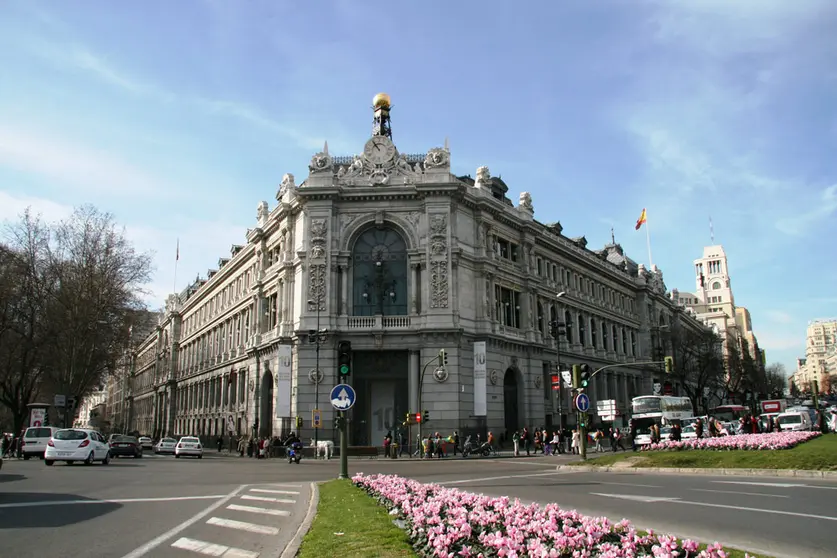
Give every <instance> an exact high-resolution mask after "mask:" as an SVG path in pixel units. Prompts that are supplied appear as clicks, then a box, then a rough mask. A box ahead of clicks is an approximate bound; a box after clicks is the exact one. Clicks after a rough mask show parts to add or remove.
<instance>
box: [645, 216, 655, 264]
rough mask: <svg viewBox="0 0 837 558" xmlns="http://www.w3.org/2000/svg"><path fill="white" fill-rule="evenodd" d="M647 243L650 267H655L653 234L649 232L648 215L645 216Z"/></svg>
mask: <svg viewBox="0 0 837 558" xmlns="http://www.w3.org/2000/svg"><path fill="white" fill-rule="evenodd" d="M645 243H646V244H647V245H648V266H649V267H654V258H652V257H651V232H650V231H649V230H648V213H647V212H646V214H645Z"/></svg>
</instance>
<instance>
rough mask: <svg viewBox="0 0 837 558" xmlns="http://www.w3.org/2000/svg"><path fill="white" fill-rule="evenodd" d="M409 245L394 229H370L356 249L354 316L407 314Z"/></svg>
mask: <svg viewBox="0 0 837 558" xmlns="http://www.w3.org/2000/svg"><path fill="white" fill-rule="evenodd" d="M407 277H408V273H407V245H406V244H405V243H404V239H403V238H402V237H401V235H400V234H398V232H396V231H395V230H393V229H390V228H373V229H369V230H367V231H366V232H364V233H363V234H361V235H360V237H358V239H357V241H356V242H355V245H354V248H353V250H352V313H353V314H354V315H355V316H374V315H376V314H381V315H384V316H404V315H406V314H407V308H408V306H407Z"/></svg>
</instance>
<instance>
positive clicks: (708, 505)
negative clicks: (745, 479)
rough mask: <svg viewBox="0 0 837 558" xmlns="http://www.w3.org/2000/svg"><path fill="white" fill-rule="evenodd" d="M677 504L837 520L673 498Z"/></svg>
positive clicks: (819, 516) (805, 514)
mask: <svg viewBox="0 0 837 558" xmlns="http://www.w3.org/2000/svg"><path fill="white" fill-rule="evenodd" d="M672 502H673V503H675V504H688V505H690V506H704V507H707V508H723V509H727V510H739V511H752V512H761V513H772V514H776V515H792V516H794V517H808V518H811V519H825V520H826V521H837V517H830V516H828V515H816V514H812V513H798V512H789V511H782V510H762V509H759V508H746V507H744V506H725V505H723V504H707V503H705V502H690V501H688V500H672Z"/></svg>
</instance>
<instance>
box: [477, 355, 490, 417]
mask: <svg viewBox="0 0 837 558" xmlns="http://www.w3.org/2000/svg"><path fill="white" fill-rule="evenodd" d="M487 376H488V368H487V366H486V354H485V341H477V342H475V343H474V416H477V417H484V416H486V415H487V414H488V401H487V399H488V397H487V386H486V382H485V380H486V377H487Z"/></svg>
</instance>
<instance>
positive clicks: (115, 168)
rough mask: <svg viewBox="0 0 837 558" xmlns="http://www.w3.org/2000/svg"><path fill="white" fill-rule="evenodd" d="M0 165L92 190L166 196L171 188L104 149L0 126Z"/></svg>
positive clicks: (171, 190) (96, 191)
mask: <svg viewBox="0 0 837 558" xmlns="http://www.w3.org/2000/svg"><path fill="white" fill-rule="evenodd" d="M0 166H3V167H7V168H11V169H15V170H17V171H22V172H26V173H29V174H33V175H38V176H42V177H46V178H49V179H53V180H58V181H60V182H61V183H63V184H72V185H73V186H76V187H78V188H80V189H82V190H86V191H90V192H92V193H108V194H111V195H113V194H120V193H121V194H124V195H128V196H130V195H135V194H136V193H137V192H143V193H144V194H145V195H153V196H159V197H161V198H164V199H165V198H166V197H168V196H169V195H170V194H171V193H172V192H173V189H171V188H168V187H167V186H166V185H165V184H163V183H162V182H161V181H160V180H159V179H156V178H154V177H152V176H149V175H147V174H146V173H145V172H144V171H142V170H141V169H139V168H137V167H135V166H134V165H131V164H130V163H128V162H126V161H123V160H121V159H120V158H118V157H117V156H115V155H113V154H110V153H108V152H106V151H103V150H98V149H93V148H90V147H85V146H82V145H80V144H79V143H78V142H73V141H70V140H63V139H60V138H58V137H55V136H52V135H48V134H39V133H37V132H33V131H31V130H25V129H15V128H11V127H8V126H4V127H2V128H0Z"/></svg>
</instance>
